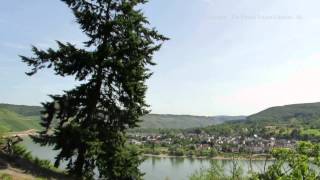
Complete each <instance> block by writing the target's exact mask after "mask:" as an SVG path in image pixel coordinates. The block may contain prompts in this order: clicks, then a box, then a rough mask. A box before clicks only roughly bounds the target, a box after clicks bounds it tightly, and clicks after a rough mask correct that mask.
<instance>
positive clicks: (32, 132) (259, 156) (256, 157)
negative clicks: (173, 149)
mask: <svg viewBox="0 0 320 180" xmlns="http://www.w3.org/2000/svg"><path fill="white" fill-rule="evenodd" d="M37 134H38V132H37V130H36V129H29V130H26V131H20V132H9V133H7V134H6V135H5V136H4V137H13V136H19V137H22V138H23V137H28V136H32V135H37ZM235 155H236V154H235ZM143 156H144V157H156V158H188V159H207V160H210V159H211V160H248V161H250V160H252V161H265V160H266V157H267V156H268V154H253V155H252V156H251V158H250V157H248V155H239V156H237V157H226V156H221V155H220V156H215V157H206V156H172V155H168V154H159V155H154V154H143ZM267 160H268V161H270V160H273V159H272V158H268V159H267Z"/></svg>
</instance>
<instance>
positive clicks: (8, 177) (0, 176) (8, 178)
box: [0, 173, 13, 180]
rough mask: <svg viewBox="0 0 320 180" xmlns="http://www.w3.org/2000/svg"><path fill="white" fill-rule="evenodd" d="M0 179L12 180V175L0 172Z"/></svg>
mask: <svg viewBox="0 0 320 180" xmlns="http://www.w3.org/2000/svg"><path fill="white" fill-rule="evenodd" d="M0 179H1V180H13V177H12V176H11V175H10V174H6V173H0Z"/></svg>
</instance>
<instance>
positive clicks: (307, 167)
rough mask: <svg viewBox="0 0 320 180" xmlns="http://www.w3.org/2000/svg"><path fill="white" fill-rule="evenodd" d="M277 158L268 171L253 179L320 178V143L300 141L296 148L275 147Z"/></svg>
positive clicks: (274, 152) (274, 155)
mask: <svg viewBox="0 0 320 180" xmlns="http://www.w3.org/2000/svg"><path fill="white" fill-rule="evenodd" d="M272 156H273V157H274V158H275V162H274V164H272V165H271V166H270V167H269V168H268V170H267V172H266V173H262V174H258V175H255V176H254V177H253V178H252V179H261V180H280V179H281V180H291V179H310V180H311V179H319V178H320V176H319V173H318V172H317V171H318V170H319V168H320V145H319V144H312V143H309V142H300V143H299V144H298V146H297V147H296V149H283V148H282V149H274V150H273V152H272Z"/></svg>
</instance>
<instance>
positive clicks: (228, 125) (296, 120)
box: [193, 103, 320, 140]
mask: <svg viewBox="0 0 320 180" xmlns="http://www.w3.org/2000/svg"><path fill="white" fill-rule="evenodd" d="M194 130H197V131H199V130H202V131H205V132H207V133H210V134H214V135H226V136H228V135H245V136H252V135H254V134H258V135H260V136H265V137H269V136H275V137H281V138H292V137H296V138H300V139H309V140H310V139H311V138H313V139H315V138H320V103H306V104H292V105H285V106H277V107H272V108H268V109H266V110H264V111H261V112H259V113H256V114H253V115H251V116H248V117H247V119H246V120H245V121H230V122H225V123H222V124H219V125H213V126H208V127H205V128H201V129H197V128H196V129H194ZM194 130H193V131H194Z"/></svg>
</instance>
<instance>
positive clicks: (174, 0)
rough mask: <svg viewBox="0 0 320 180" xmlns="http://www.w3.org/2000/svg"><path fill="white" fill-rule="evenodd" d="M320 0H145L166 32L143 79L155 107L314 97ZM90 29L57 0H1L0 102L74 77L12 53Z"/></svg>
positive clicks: (249, 109)
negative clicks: (32, 66)
mask: <svg viewBox="0 0 320 180" xmlns="http://www.w3.org/2000/svg"><path fill="white" fill-rule="evenodd" d="M319 7H320V1H318V0H304V1H303V0H254V1H253V0H150V1H149V3H148V4H146V5H144V6H143V7H142V9H143V11H144V12H145V15H146V16H147V17H148V19H149V21H150V23H151V25H152V26H153V27H156V28H157V29H158V30H159V32H161V33H162V34H164V35H166V36H168V37H170V41H167V42H165V43H164V45H163V48H162V49H161V50H160V51H159V52H157V53H156V54H155V56H154V61H155V62H157V66H154V67H152V68H151V70H152V71H153V72H154V75H153V76H152V77H151V79H150V80H148V82H147V84H148V87H149V89H148V92H147V97H146V99H147V102H148V103H149V104H150V105H151V109H152V113H161V114H193V115H207V116H211V115H250V114H253V113H256V112H258V111H261V110H263V109H266V108H268V107H272V106H280V105H285V104H294V103H307V102H320V35H319V32H320V12H319V10H318V8H319ZM55 40H60V41H62V42H71V43H72V44H76V45H77V46H79V47H81V46H82V42H83V41H85V40H86V37H85V36H84V35H83V33H82V32H81V31H80V30H79V27H78V25H77V23H76V22H75V19H74V17H73V15H72V13H71V11H70V10H69V9H68V8H67V6H66V5H65V4H64V3H62V2H61V1H59V0H47V1H43V0H10V1H4V2H2V4H1V6H0V82H1V83H0V102H2V103H11V104H25V105H40V103H41V102H43V101H46V100H49V98H48V94H59V93H62V91H63V90H68V89H71V88H72V87H74V86H75V85H76V82H75V81H74V80H73V79H72V78H61V77H57V76H54V75H53V72H52V71H43V72H41V73H38V74H36V75H35V76H32V77H28V76H26V75H25V74H24V72H26V71H28V67H27V66H26V65H25V64H24V63H22V62H21V60H20V58H19V56H18V55H26V56H30V55H32V54H31V51H30V47H31V45H35V46H37V47H39V48H42V49H46V48H48V47H56V45H55Z"/></svg>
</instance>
